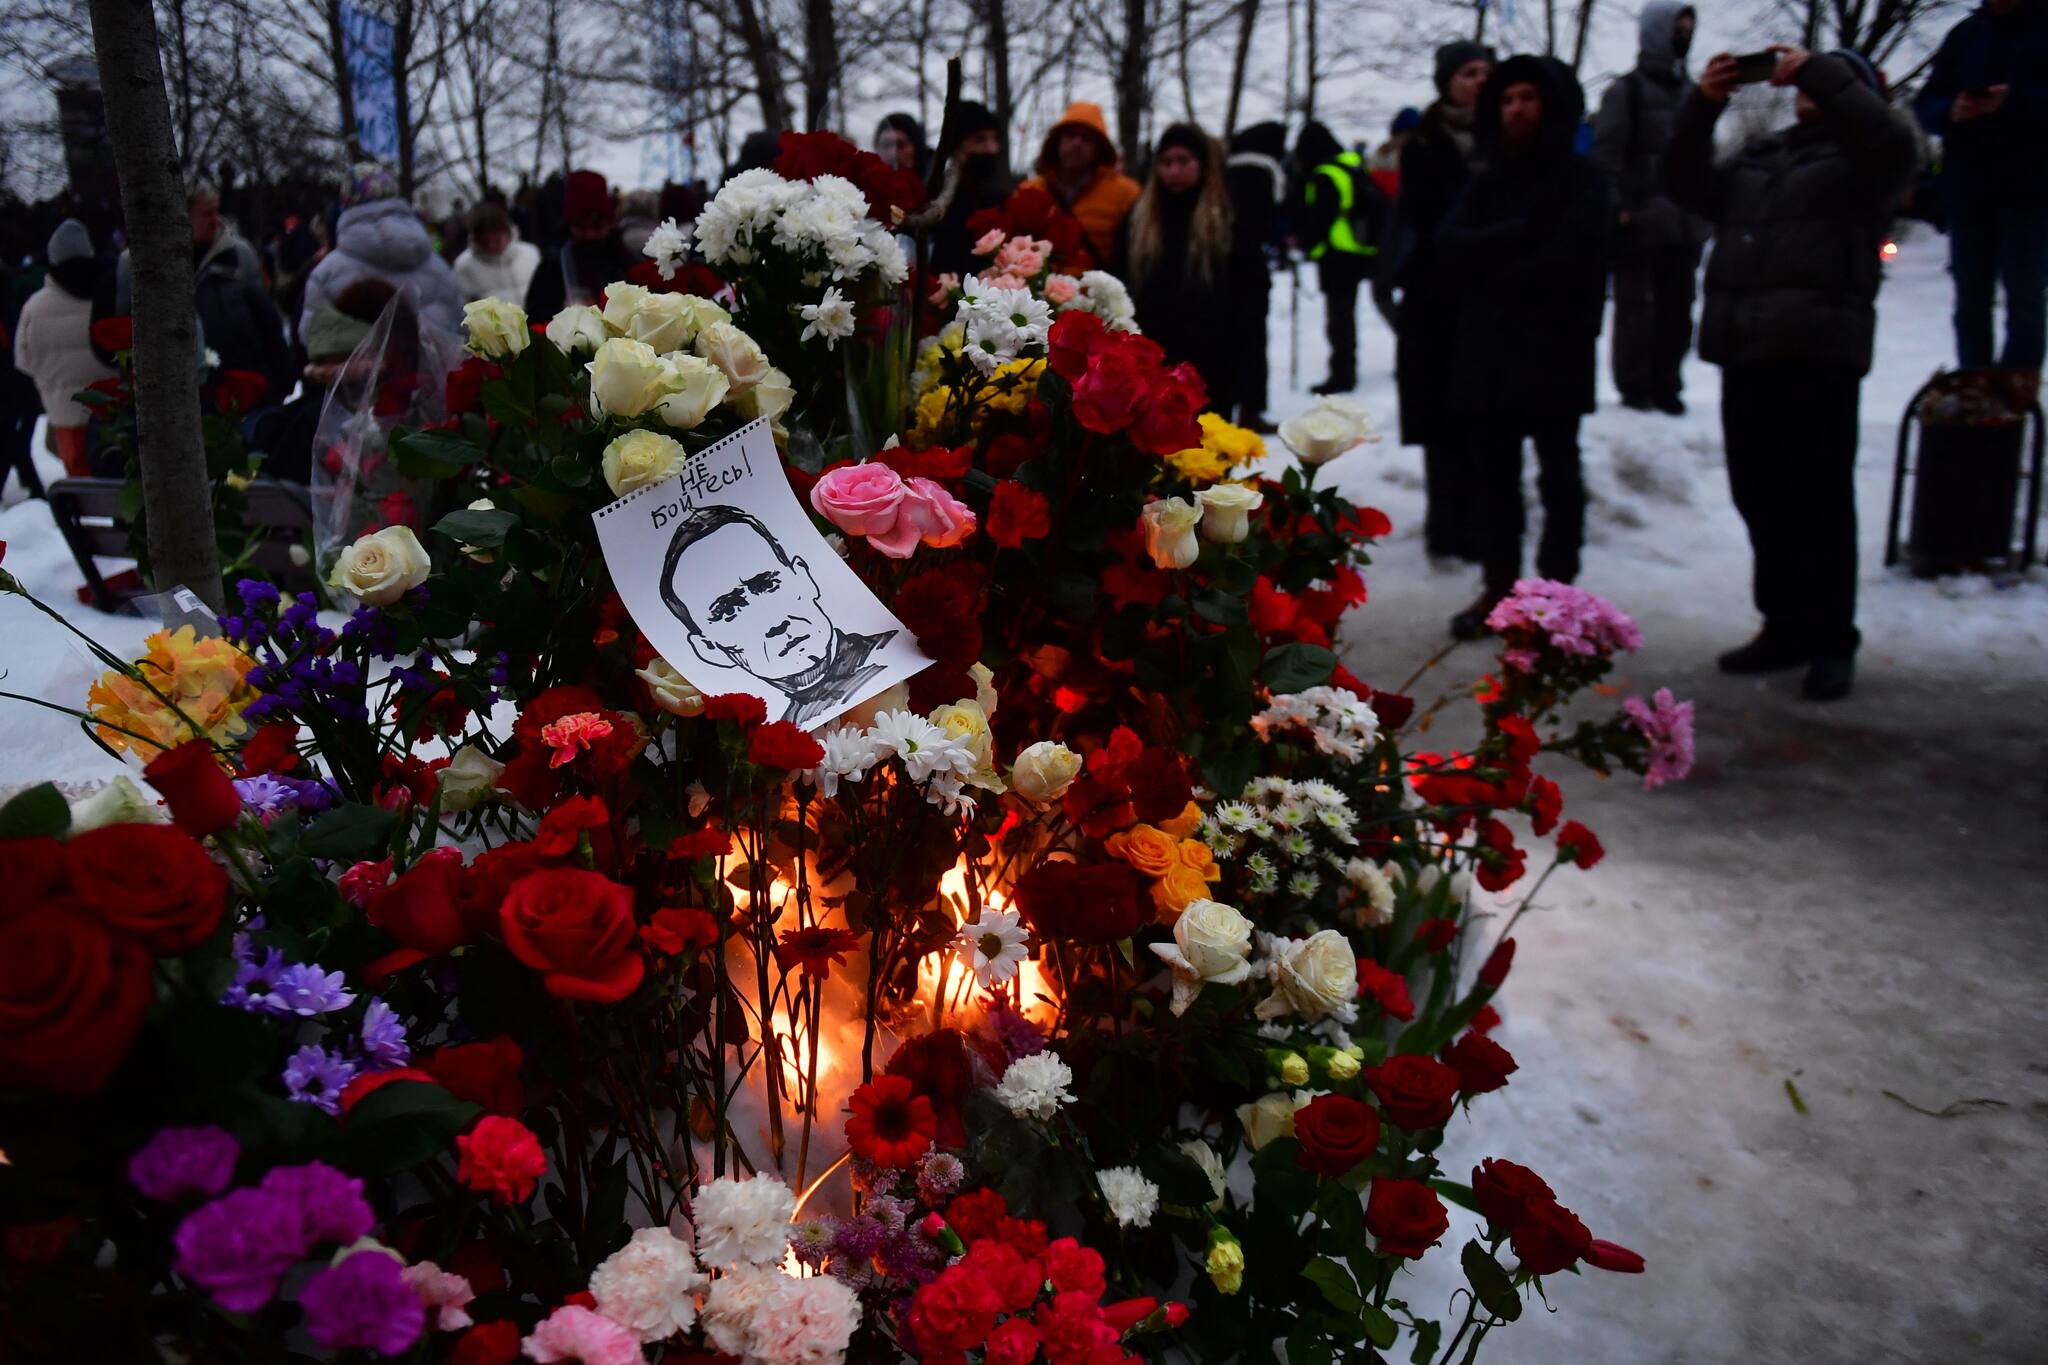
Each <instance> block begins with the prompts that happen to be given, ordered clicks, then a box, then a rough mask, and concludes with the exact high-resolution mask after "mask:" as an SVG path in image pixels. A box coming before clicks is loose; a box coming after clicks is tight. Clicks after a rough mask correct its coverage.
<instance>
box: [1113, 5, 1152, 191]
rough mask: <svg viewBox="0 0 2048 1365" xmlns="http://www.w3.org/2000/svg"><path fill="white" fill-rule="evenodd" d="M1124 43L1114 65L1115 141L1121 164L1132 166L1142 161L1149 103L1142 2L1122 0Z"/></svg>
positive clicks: (1147, 28) (1147, 25)
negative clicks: (1144, 125)
mask: <svg viewBox="0 0 2048 1365" xmlns="http://www.w3.org/2000/svg"><path fill="white" fill-rule="evenodd" d="M1123 37H1124V41H1123V49H1122V51H1120V52H1118V53H1117V63H1116V141H1117V146H1118V147H1120V148H1122V149H1123V154H1124V160H1125V161H1126V162H1128V163H1129V164H1130V165H1133V166H1136V165H1137V164H1139V162H1141V161H1143V160H1144V152H1145V148H1144V146H1143V145H1142V144H1141V142H1140V130H1141V128H1142V124H1143V120H1144V117H1145V108H1146V106H1147V105H1148V104H1149V103H1150V102H1151V92H1150V87H1149V86H1148V85H1147V83H1146V80H1145V59H1146V57H1147V55H1148V54H1149V53H1150V51H1151V47H1152V27H1151V15H1150V14H1149V13H1148V12H1147V8H1146V0H1124V35H1123Z"/></svg>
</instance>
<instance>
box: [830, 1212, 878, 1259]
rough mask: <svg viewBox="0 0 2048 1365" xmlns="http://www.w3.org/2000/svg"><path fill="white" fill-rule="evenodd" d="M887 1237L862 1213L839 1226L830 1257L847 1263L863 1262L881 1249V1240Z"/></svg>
mask: <svg viewBox="0 0 2048 1365" xmlns="http://www.w3.org/2000/svg"><path fill="white" fill-rule="evenodd" d="M888 1235H889V1234H888V1232H887V1230H885V1229H884V1228H883V1227H882V1225H881V1224H880V1223H878V1222H876V1221H875V1220H874V1219H872V1218H870V1217H868V1216H867V1215H866V1214H864V1213H863V1214H861V1215H860V1216H859V1217H857V1218H849V1219H847V1220H846V1221H845V1222H843V1223H841V1224H840V1225H839V1232H838V1235H837V1236H835V1237H833V1239H832V1255H833V1256H834V1257H835V1258H843V1259H845V1260H849V1261H865V1260H867V1259H868V1258H869V1257H871V1256H873V1255H874V1254H875V1253H876V1252H877V1251H880V1250H881V1249H882V1242H883V1239H885V1238H886V1237H887V1236H888Z"/></svg>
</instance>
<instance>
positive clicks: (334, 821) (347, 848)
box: [299, 803, 398, 858]
mask: <svg viewBox="0 0 2048 1365" xmlns="http://www.w3.org/2000/svg"><path fill="white" fill-rule="evenodd" d="M397 824H398V812H396V811H389V810H380V809H378V808H377V807H376V806H364V805H357V804H354V803H350V804H347V805H341V806H336V807H335V808H334V809H333V810H331V811H328V812H327V813H326V814H325V815H322V816H321V817H319V818H318V819H317V820H315V821H313V823H312V824H310V825H308V826H307V827H306V833H305V836H304V837H303V838H301V839H300V840H299V851H300V852H302V853H304V854H306V855H307V856H308V857H313V858H364V857H368V856H369V855H370V854H372V853H377V852H380V851H382V849H383V848H384V846H385V843H386V841H387V840H389V839H390V837H391V830H392V828H393V827H394V826H396V825H397Z"/></svg>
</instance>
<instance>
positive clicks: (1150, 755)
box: [1123, 749, 1195, 825]
mask: <svg viewBox="0 0 2048 1365" xmlns="http://www.w3.org/2000/svg"><path fill="white" fill-rule="evenodd" d="M1123 779H1124V781H1125V782H1126V783H1128V784H1129V786H1130V789H1131V810H1132V812H1133V813H1134V814H1135V815H1136V816H1137V817H1138V819H1140V820H1142V821H1144V822H1145V823H1146V824H1148V825H1157V824H1163V823H1164V822H1166V821H1168V820H1171V819H1173V818H1174V817H1175V816H1177V815H1179V814H1180V813H1181V812H1182V811H1185V810H1186V809H1187V808H1188V802H1190V801H1192V800H1194V798H1195V792H1194V787H1193V785H1192V784H1191V783H1189V781H1188V766H1187V764H1186V763H1185V762H1184V761H1182V759H1181V756H1180V755H1179V754H1177V753H1174V752H1173V751H1172V750H1170V749H1147V750H1145V752H1144V753H1142V754H1139V755H1138V756H1137V757H1136V758H1134V759H1132V760H1131V761H1130V762H1129V763H1126V764H1125V765H1124V770H1123Z"/></svg>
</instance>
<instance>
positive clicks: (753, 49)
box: [733, 0, 789, 133]
mask: <svg viewBox="0 0 2048 1365" xmlns="http://www.w3.org/2000/svg"><path fill="white" fill-rule="evenodd" d="M733 12H734V13H735V14H737V15H738V16H739V25H740V45H741V46H742V47H744V48H745V49H746V51H747V64H748V65H749V66H750V67H752V68H753V72H754V95H755V98H757V99H758V100H760V101H761V126H762V127H763V128H766V129H767V130H768V131H769V132H771V133H779V132H781V131H782V130H783V129H785V128H787V127H789V102H788V101H787V100H785V99H784V98H783V96H782V72H781V71H780V70H778V69H777V63H776V60H775V47H774V44H773V43H772V42H771V40H770V39H769V37H768V31H767V29H765V28H764V27H762V24H761V11H760V8H759V7H758V6H757V5H755V3H754V0H733Z"/></svg>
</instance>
